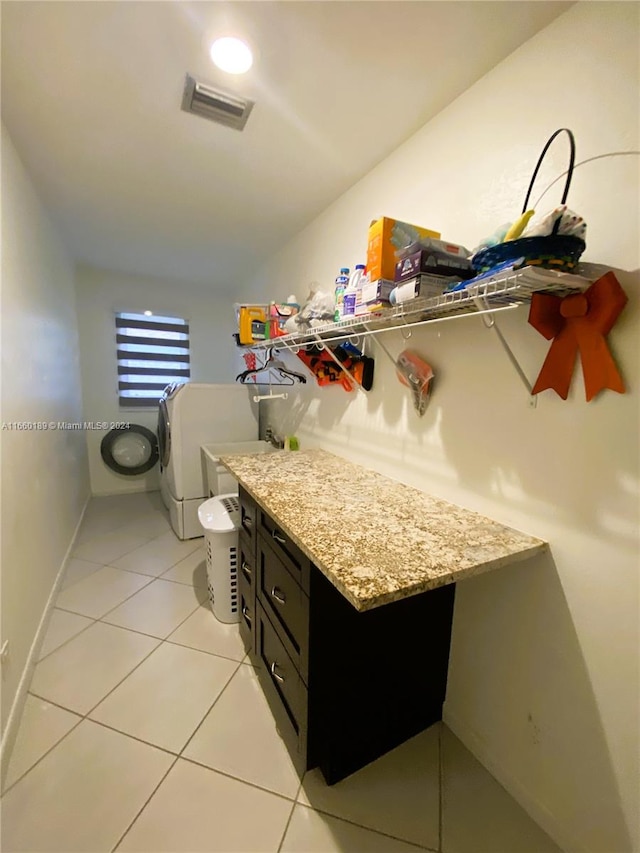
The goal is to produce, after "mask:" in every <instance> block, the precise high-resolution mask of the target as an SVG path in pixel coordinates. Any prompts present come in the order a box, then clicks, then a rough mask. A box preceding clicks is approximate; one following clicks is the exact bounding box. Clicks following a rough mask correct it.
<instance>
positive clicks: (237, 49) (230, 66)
mask: <svg viewBox="0 0 640 853" xmlns="http://www.w3.org/2000/svg"><path fill="white" fill-rule="evenodd" d="M210 55H211V60H212V62H213V64H214V65H217V66H218V68H219V69H220V70H221V71H226V72H227V73H228V74H244V73H245V72H247V71H248V70H249V69H250V68H251V66H252V65H253V54H252V53H251V50H250V49H249V46H248V45H247V44H245V42H243V41H241V40H240V39H237V38H233V37H232V36H225V38H219V39H216V40H215V41H214V43H213V44H212V45H211V51H210Z"/></svg>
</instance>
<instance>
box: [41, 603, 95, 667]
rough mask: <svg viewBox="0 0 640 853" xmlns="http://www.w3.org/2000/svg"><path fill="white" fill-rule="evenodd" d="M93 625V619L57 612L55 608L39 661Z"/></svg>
mask: <svg viewBox="0 0 640 853" xmlns="http://www.w3.org/2000/svg"><path fill="white" fill-rule="evenodd" d="M92 624H93V619H87V617H86V616H78V614H77V613H67V611H66V610H57V609H56V608H55V607H54V609H53V610H52V611H51V618H50V619H49V627H48V628H47V633H46V634H45V636H44V640H43V642H42V647H41V649H40V657H39V660H42V658H43V657H45V656H46V655H48V654H49V653H50V652H52V651H54V649H57V648H58V647H59V646H61V645H62V644H63V643H66V642H67V640H70V639H71V638H72V637H75V636H76V634H79V633H80V631H84V629H85V628H88V627H89V625H92Z"/></svg>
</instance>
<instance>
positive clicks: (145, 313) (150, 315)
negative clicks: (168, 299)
mask: <svg viewBox="0 0 640 853" xmlns="http://www.w3.org/2000/svg"><path fill="white" fill-rule="evenodd" d="M144 316H145V317H153V311H145V312H144Z"/></svg>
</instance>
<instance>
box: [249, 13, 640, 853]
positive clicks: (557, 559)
mask: <svg viewBox="0 0 640 853" xmlns="http://www.w3.org/2000/svg"><path fill="white" fill-rule="evenodd" d="M638 44H639V40H638V6H637V4H627V3H621V4H619V3H580V4H577V5H576V6H574V7H572V8H571V9H570V10H569V11H568V12H567V13H566V14H565V15H563V16H562V17H560V18H559V19H557V20H556V21H555V22H554V23H552V24H551V25H550V26H549V27H548V28H547V29H546V30H544V31H542V32H541V33H539V34H538V35H537V36H535V37H534V38H533V39H532V40H531V41H529V42H528V43H526V44H525V45H524V46H522V47H521V48H520V49H519V50H517V51H516V52H515V53H514V54H512V56H510V57H509V58H508V59H507V60H505V61H504V62H503V63H501V64H500V65H499V66H497V67H496V68H495V69H494V70H493V71H492V72H491V73H489V74H488V75H486V77H484V78H483V79H482V80H480V81H479V82H478V83H477V84H476V85H475V86H473V87H472V88H471V89H470V90H469V91H468V92H466V93H465V94H464V95H463V96H461V97H460V98H459V99H458V100H457V101H455V102H454V103H453V104H452V105H451V106H450V107H448V108H447V109H445V110H444V111H443V112H442V113H441V114H440V115H438V116H437V117H436V118H435V119H433V120H432V121H431V122H429V124H427V125H426V126H425V127H424V128H423V129H422V130H421V131H419V132H418V133H417V134H416V135H415V136H413V137H412V138H411V139H410V140H409V141H408V142H407V143H406V144H404V145H403V146H402V147H401V148H399V149H398V150H397V151H396V152H394V153H393V154H392V155H391V156H390V157H388V158H387V159H386V160H385V161H383V162H382V163H381V164H380V165H379V166H378V167H377V168H376V169H375V170H374V171H372V172H371V173H370V174H369V175H368V176H366V177H365V178H364V179H363V180H362V181H361V182H360V183H359V184H357V185H356V186H355V187H353V188H352V189H351V190H350V191H349V192H347V193H346V194H345V195H344V196H342V197H341V198H340V199H338V200H337V201H336V202H335V203H334V204H333V205H332V206H331V207H330V208H328V209H327V210H326V211H325V212H324V213H323V214H322V215H321V216H320V217H318V219H317V220H316V221H315V222H313V223H312V224H311V225H310V226H309V227H308V228H306V229H305V230H303V231H302V232H301V233H300V234H299V235H298V236H297V237H296V238H295V239H294V240H293V241H292V242H291V243H289V244H288V245H287V246H285V247H284V248H283V249H282V250H281V251H280V252H279V253H278V254H277V255H276V256H275V257H273V258H272V259H271V261H270V263H269V264H268V265H266V266H265V268H264V269H263V271H262V273H261V274H260V276H258V277H257V278H256V279H255V281H253V282H252V283H251V286H250V287H248V288H247V291H248V292H247V293H246V294H244V295H245V296H249V295H250V294H251V295H252V296H253V297H254V298H257V297H261V298H263V299H267V298H282V297H284V296H286V293H287V292H289V291H291V290H292V289H293V290H297V291H298V295H299V296H303V295H304V293H303V291H305V290H306V286H305V285H306V284H307V283H308V282H310V281H312V280H317V281H319V282H322V283H324V284H325V286H326V287H327V288H331V287H332V282H333V278H334V277H335V275H336V274H337V271H338V269H339V267H340V266H342V265H343V264H347V265H349V266H351V267H353V265H354V264H355V263H357V262H359V261H361V260H362V258H363V257H364V251H365V248H366V231H367V226H368V223H369V221H370V220H371V219H373V218H376V217H377V216H380V215H383V214H384V215H387V216H394V217H396V218H399V219H404V220H407V221H409V222H414V223H417V224H419V225H424V226H427V227H432V228H436V229H438V230H441V231H442V233H443V235H444V236H445V238H446V239H450V240H454V241H457V242H461V243H463V244H465V245H467V246H468V247H469V248H471V247H473V246H474V245H475V244H476V243H477V242H478V241H479V239H480V238H482V237H483V236H484V235H486V234H489V233H491V232H492V231H493V230H494V228H496V227H497V226H498V225H500V224H501V223H503V222H504V221H509V220H513V219H514V218H516V216H518V215H519V213H520V208H521V206H522V203H523V200H524V194H525V190H526V186H527V183H528V179H529V177H530V174H531V172H532V170H533V167H534V165H535V162H536V159H537V156H538V154H539V152H540V150H541V149H542V147H543V145H544V142H545V141H546V139H547V138H548V137H549V136H550V135H551V133H552V132H553V131H554V130H555V129H556V128H558V127H562V126H567V127H570V128H572V129H573V131H574V132H575V134H576V138H577V147H578V160H583V159H585V158H588V157H592V156H595V155H598V154H602V153H607V152H613V151H623V150H635V151H637V150H638V149H639V148H640V145H639V140H638V124H639V123H638V118H639V116H638V99H637V96H638V83H639V81H638ZM461 61H463V60H462V59H461ZM434 85H437V80H434ZM363 132H366V129H364V128H363ZM566 150H567V147H566V143H565V142H562V143H559V144H558V145H557V148H556V149H554V150H553V152H552V155H553V156H552V157H550V163H549V164H548V165H546V166H545V167H544V169H543V171H542V173H541V179H540V189H539V190H538V191H537V192H536V193H534V199H535V198H537V196H538V195H539V194H540V192H542V190H543V189H544V187H545V186H546V185H547V184H548V183H549V182H550V180H551V179H552V178H553V177H555V176H556V175H558V174H559V173H560V172H562V171H564V169H565V168H566V166H565V164H566ZM559 186H560V185H556V187H555V188H554V189H553V190H551V191H550V192H549V193H547V195H546V196H545V199H544V201H543V203H542V204H541V205H540V207H539V210H540V211H541V212H543V211H544V210H545V209H550V208H551V207H553V206H554V205H555V204H557V203H558V202H559V197H560V189H559ZM639 186H640V181H639V177H638V158H637V157H617V158H608V159H603V160H598V161H595V162H593V163H589V164H586V165H584V166H582V167H579V168H578V169H577V170H576V173H575V176H574V181H573V185H572V188H571V193H570V196H569V202H570V205H571V207H573V208H574V209H576V210H577V211H579V212H580V213H581V214H582V215H583V216H584V217H585V218H586V220H587V222H588V229H589V230H588V249H587V253H586V255H585V256H584V260H589V261H592V262H599V263H603V264H607V265H610V266H611V267H615V268H616V269H617V270H618V271H619V272H618V277H619V280H620V281H621V283H622V284H623V286H624V288H625V289H626V291H627V293H628V295H629V303H628V305H627V307H626V309H625V311H624V312H623V315H622V316H621V318H620V320H619V321H618V324H617V325H616V327H615V329H614V330H613V331H612V333H611V335H610V345H611V348H612V350H613V352H614V354H615V357H616V359H617V361H618V363H619V365H620V366H621V369H622V373H623V375H624V378H625V381H626V384H627V387H628V393H627V394H625V395H619V394H616V393H613V392H607V391H605V392H604V393H603V394H601V395H600V396H599V397H598V398H597V399H596V400H595V401H593V402H591V403H589V404H587V403H586V402H585V399H584V390H583V387H582V379H581V375H580V369H579V368H577V369H576V374H575V378H574V382H573V387H572V390H571V394H570V397H569V399H568V400H567V401H566V402H564V401H562V400H560V399H559V398H558V397H557V396H556V395H555V394H554V393H553V392H551V391H547V392H544V393H543V394H542V395H540V399H539V401H538V406H537V408H535V409H532V408H530V407H529V406H528V398H527V393H526V390H525V388H524V387H523V385H522V384H521V383H520V381H519V379H518V377H517V375H516V373H515V372H514V370H513V368H512V366H511V365H510V364H509V363H508V361H507V359H506V357H505V356H504V354H503V352H502V350H501V349H500V347H499V345H498V342H497V339H496V338H495V336H494V335H493V333H491V332H490V331H487V330H486V329H484V328H483V326H482V323H481V321H480V319H479V318H470V319H458V320H454V321H452V322H448V323H439V324H435V325H432V326H426V327H421V329H416V330H414V332H413V335H412V337H411V339H410V340H409V341H408V342H406V341H404V340H403V339H402V337H401V335H400V333H399V332H397V331H393V332H387V333H386V334H385V336H384V342H385V344H386V345H387V347H388V348H389V349H390V350H391V352H392V353H393V355H394V356H396V355H397V354H398V353H399V352H400V351H401V350H402V349H404V348H405V347H407V346H411V347H413V348H415V349H417V350H418V351H419V352H420V353H421V354H422V355H423V356H424V357H425V358H426V359H427V360H428V361H429V362H430V363H431V364H432V365H433V366H434V368H435V372H436V380H435V385H434V393H433V396H432V399H431V402H430V404H429V408H428V410H427V413H426V414H425V416H424V417H423V418H422V419H419V418H418V417H417V416H416V414H415V413H414V411H413V409H412V406H411V402H410V397H409V394H408V392H407V390H406V389H405V388H404V387H403V386H401V385H400V384H399V383H398V381H397V380H396V377H395V373H394V369H393V367H392V365H391V363H390V361H389V360H388V359H387V358H386V357H385V356H384V355H383V354H382V352H381V350H379V349H375V350H374V348H373V344H370V345H369V346H370V347H371V349H370V352H372V353H373V352H375V355H376V377H375V385H374V389H373V391H372V392H371V393H370V394H369V395H363V394H357V395H356V394H347V393H345V392H344V391H343V390H341V389H335V388H331V389H321V390H318V389H314V388H310V389H309V390H308V391H305V390H302V391H300V394H299V396H298V397H297V398H296V399H295V401H294V402H293V404H291V397H290V399H289V401H288V402H287V403H285V404H274V409H273V411H272V419H273V421H274V425H275V426H276V427H277V428H278V429H279V430H280V431H282V432H284V433H293V432H296V433H297V434H298V435H299V437H300V439H301V443H302V445H303V446H305V445H306V446H310V445H316V446H321V447H325V448H327V449H329V450H331V449H335V450H336V451H337V452H339V453H340V454H342V455H344V456H347V457H349V458H351V459H352V460H354V461H357V462H361V463H363V464H365V465H368V466H370V467H372V468H375V469H377V470H379V471H381V472H382V473H386V474H388V475H390V476H393V477H396V478H397V479H400V480H402V481H404V482H406V483H409V484H411V485H414V486H417V487H419V488H422V489H424V490H426V491H429V492H433V493H435V494H437V495H440V496H442V497H444V498H446V499H448V500H451V501H452V502H455V503H459V504H461V505H464V506H466V507H469V508H471V509H475V510H478V511H480V512H483V513H485V514H487V515H489V516H491V517H493V518H495V519H498V520H500V521H502V522H504V523H507V524H510V525H513V526H515V527H518V528H520V529H522V530H524V531H526V532H528V533H531V534H535V535H537V536H539V537H541V538H544V539H546V540H548V541H549V543H550V545H551V555H550V556H546V557H541V558H539V559H535V560H531V561H529V562H528V563H526V564H522V565H518V566H516V567H512V568H507V569H504V570H502V571H499V572H495V573H492V574H489V575H483V576H480V577H478V578H475V579H471V580H468V581H464V582H463V583H460V584H459V585H458V590H457V600H456V610H455V619H454V631H453V646H452V653H451V659H450V672H449V684H448V695H447V703H446V707H445V719H446V720H447V721H448V723H449V725H450V726H451V727H452V728H453V729H454V730H455V731H456V732H457V733H458V734H459V736H460V737H461V738H462V740H463V741H464V742H465V743H466V744H467V745H468V746H469V747H470V748H471V749H472V750H473V751H474V752H475V753H476V754H477V755H478V757H480V759H481V760H482V761H483V762H484V763H485V764H486V765H487V766H489V768H490V769H491V770H492V771H493V772H494V774H495V775H496V776H497V778H498V779H499V780H500V781H502V783H503V784H504V785H505V786H506V787H507V788H508V789H509V790H510V792H511V793H512V794H513V795H514V796H515V797H516V798H517V799H518V800H519V801H520V802H521V803H522V804H523V805H524V806H525V808H527V809H528V811H529V812H530V813H531V814H532V816H533V817H534V818H535V819H537V820H538V821H539V822H540V823H541V824H542V825H543V826H544V828H545V829H547V831H548V832H550V833H551V834H552V835H553V837H554V838H555V839H556V841H557V842H558V843H559V844H560V845H561V846H562V847H563V848H565V849H567V850H589V851H593V853H596V851H597V853H614V851H616V853H620V851H628V850H631V849H638V848H639V847H640V835H639V833H638V809H637V807H638V695H639V690H638V688H639V684H638V656H637V655H638V496H639V494H640V489H639V484H638V397H639V394H638V384H639V382H640V375H639V370H638V367H639V359H638V319H639V307H638V295H637V294H638V285H639V284H640V276H639V274H638V267H639V247H638V234H639V233H640V228H639V216H638V189H639ZM499 324H500V326H501V328H502V329H503V331H504V333H505V336H506V337H507V339H508V340H509V341H510V342H511V344H512V346H513V348H514V350H515V352H516V354H517V356H518V357H519V359H520V360H521V363H522V364H523V366H524V369H525V371H526V373H527V375H528V376H529V377H530V378H531V380H533V379H535V377H536V375H537V372H538V371H539V369H540V367H541V365H542V361H543V359H544V356H545V354H546V352H547V349H548V343H547V342H546V341H545V340H544V339H543V338H542V337H541V336H540V335H538V334H537V333H536V332H535V331H534V330H533V329H532V328H531V327H530V326H528V324H527V309H526V308H524V307H523V308H519V309H516V310H515V311H513V312H511V313H509V314H508V315H506V314H503V315H501V316H500V317H499ZM276 405H277V406H278V408H277V409H276V408H275V406H276Z"/></svg>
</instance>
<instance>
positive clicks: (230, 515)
mask: <svg viewBox="0 0 640 853" xmlns="http://www.w3.org/2000/svg"><path fill="white" fill-rule="evenodd" d="M198 520H199V521H200V524H201V525H202V527H203V528H204V538H205V542H206V552H207V587H208V590H209V601H210V603H211V609H212V610H213V613H214V615H215V617H216V618H217V619H219V620H220V621H221V622H239V621H240V595H239V593H238V530H239V529H240V502H239V500H238V496H237V495H234V494H228V495H216V497H214V498H209V500H207V501H205V502H204V503H202V504H200V506H199V507H198Z"/></svg>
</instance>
